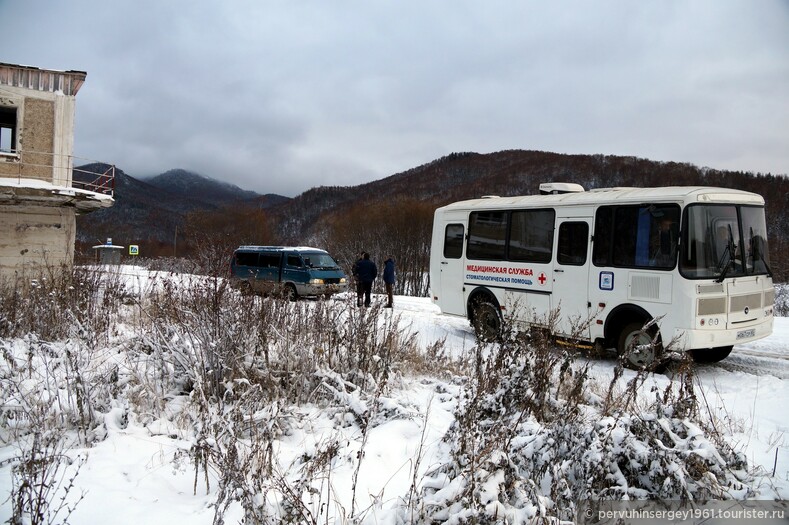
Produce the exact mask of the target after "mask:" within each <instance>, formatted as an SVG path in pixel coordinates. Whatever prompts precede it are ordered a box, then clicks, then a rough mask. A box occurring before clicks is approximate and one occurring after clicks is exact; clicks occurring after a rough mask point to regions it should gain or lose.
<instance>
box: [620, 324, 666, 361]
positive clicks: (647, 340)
mask: <svg viewBox="0 0 789 525" xmlns="http://www.w3.org/2000/svg"><path fill="white" fill-rule="evenodd" d="M654 337H655V327H654V326H653V327H650V328H648V329H646V330H644V323H640V322H637V323H629V324H627V325H625V327H624V328H623V329H622V331H621V332H620V333H619V341H618V343H617V346H616V349H617V352H618V353H619V357H620V359H622V360H623V362H624V365H625V366H626V367H627V368H631V369H633V370H641V369H644V368H646V369H649V370H654V369H655V368H658V367H660V366H661V361H662V357H663V344H662V343H661V341H660V339H659V338H658V340H657V341H655V342H654V343H653V342H652V340H653V339H654Z"/></svg>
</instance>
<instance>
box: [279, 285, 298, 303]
mask: <svg viewBox="0 0 789 525" xmlns="http://www.w3.org/2000/svg"><path fill="white" fill-rule="evenodd" d="M282 296H283V297H284V298H285V299H287V300H288V301H296V300H297V299H298V298H299V293H298V292H297V291H296V287H295V286H293V285H292V284H286V285H285V288H284V289H283V290H282Z"/></svg>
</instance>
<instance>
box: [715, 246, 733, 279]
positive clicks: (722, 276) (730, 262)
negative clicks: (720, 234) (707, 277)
mask: <svg viewBox="0 0 789 525" xmlns="http://www.w3.org/2000/svg"><path fill="white" fill-rule="evenodd" d="M730 247H731V243H729V244H728V245H727V246H726V249H724V250H723V255H721V260H720V261H718V268H719V269H720V272H721V274H720V276H719V277H718V278H717V279H715V282H716V283H722V282H723V280H724V279H725V278H726V274H727V273H729V269H730V268H731V267H732V266H734V259H733V258H732V256H731V254H732V251H731V250H730V249H729V248H730ZM724 260H726V263H725V265H724V262H723V261H724Z"/></svg>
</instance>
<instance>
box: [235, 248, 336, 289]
mask: <svg viewBox="0 0 789 525" xmlns="http://www.w3.org/2000/svg"><path fill="white" fill-rule="evenodd" d="M230 273H231V276H232V278H233V279H234V280H236V281H237V282H238V283H239V284H240V285H241V287H242V288H246V289H247V290H249V291H254V292H260V293H282V294H284V295H286V296H287V297H289V298H290V299H294V300H295V299H296V298H298V297H300V296H317V295H323V296H326V297H328V296H330V295H332V294H335V293H338V292H344V291H346V290H347V289H348V276H347V275H345V272H343V271H342V269H340V267H339V265H338V264H337V262H336V261H335V260H334V259H332V257H331V256H330V255H329V254H328V253H327V252H326V251H324V250H319V249H317V248H306V247H290V246H239V247H238V248H237V249H236V250H235V251H234V252H233V259H232V261H231V262H230Z"/></svg>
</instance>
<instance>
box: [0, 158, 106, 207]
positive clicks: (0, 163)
mask: <svg viewBox="0 0 789 525" xmlns="http://www.w3.org/2000/svg"><path fill="white" fill-rule="evenodd" d="M75 164H79V166H75ZM0 179H16V180H17V182H19V183H21V182H22V181H23V180H40V181H43V182H48V183H50V184H52V185H53V186H61V187H64V186H65V187H71V188H76V189H80V190H86V191H92V192H94V193H100V194H102V195H110V196H112V195H113V194H114V192H115V166H113V165H111V164H105V163H102V162H97V161H92V160H87V159H82V158H80V157H74V156H73V155H55V154H53V153H44V152H38V151H26V150H20V151H16V152H15V151H7V150H2V151H0Z"/></svg>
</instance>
